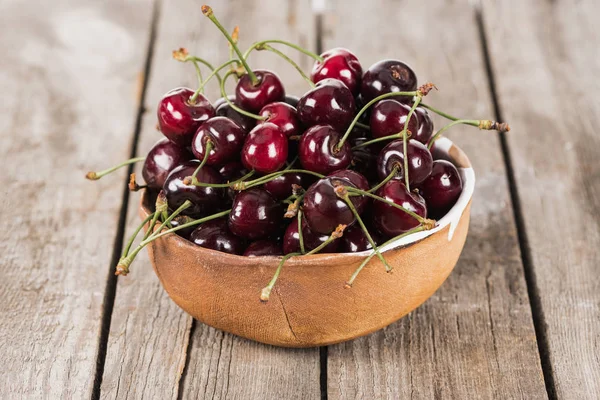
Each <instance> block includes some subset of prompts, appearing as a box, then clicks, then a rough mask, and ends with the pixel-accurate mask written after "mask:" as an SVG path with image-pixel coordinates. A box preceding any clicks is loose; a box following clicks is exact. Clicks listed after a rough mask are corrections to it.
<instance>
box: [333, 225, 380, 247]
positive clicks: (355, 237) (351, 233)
mask: <svg viewBox="0 0 600 400" xmlns="http://www.w3.org/2000/svg"><path fill="white" fill-rule="evenodd" d="M369 234H370V235H371V238H372V239H373V241H374V242H375V244H380V242H381V240H380V239H381V238H380V237H379V234H378V233H377V231H375V230H370V231H369ZM372 248H373V247H372V246H371V243H370V242H369V239H367V237H366V236H365V232H364V231H363V230H362V228H361V227H360V226H359V225H357V224H354V225H352V226H351V227H349V228H347V229H346V230H345V231H344V236H342V237H341V238H340V252H341V253H358V252H361V251H366V250H371V249H372Z"/></svg>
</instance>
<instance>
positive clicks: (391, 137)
mask: <svg viewBox="0 0 600 400" xmlns="http://www.w3.org/2000/svg"><path fill="white" fill-rule="evenodd" d="M407 133H408V132H407ZM407 136H408V137H410V135H407ZM402 138H403V136H402V132H400V133H394V134H392V135H389V136H383V137H380V138H376V139H371V140H369V141H367V142H364V143H361V144H357V145H356V146H354V147H353V148H352V150H356V149H360V148H361V147H365V146H370V145H372V144H375V143H379V142H387V141H388V140H395V139H402Z"/></svg>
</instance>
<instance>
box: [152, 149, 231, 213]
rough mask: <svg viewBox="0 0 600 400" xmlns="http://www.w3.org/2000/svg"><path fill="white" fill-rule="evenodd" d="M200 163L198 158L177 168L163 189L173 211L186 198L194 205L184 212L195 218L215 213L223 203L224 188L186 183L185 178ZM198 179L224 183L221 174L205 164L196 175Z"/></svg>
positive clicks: (205, 181) (206, 181)
mask: <svg viewBox="0 0 600 400" xmlns="http://www.w3.org/2000/svg"><path fill="white" fill-rule="evenodd" d="M199 165H200V162H199V161H197V160H193V161H188V162H186V163H184V164H182V165H180V166H179V167H177V168H175V169H174V170H173V171H171V173H170V174H169V176H168V177H167V179H166V181H165V185H164V187H163V190H164V191H165V194H166V195H167V202H168V204H169V208H170V209H171V210H172V211H173V210H176V209H177V208H179V207H180V206H181V205H182V204H183V203H184V202H185V201H186V200H189V201H191V202H192V206H191V207H189V208H188V209H186V210H185V211H183V212H182V214H184V215H189V216H191V217H194V218H198V217H203V216H206V215H210V214H213V213H214V212H215V211H217V210H218V209H219V208H220V207H221V206H222V205H223V193H224V191H223V189H222V188H213V187H204V186H194V185H186V184H184V183H183V181H184V179H185V178H186V177H188V176H191V175H192V174H193V173H194V171H195V170H196V168H198V166H199ZM196 178H198V181H200V182H204V183H223V181H222V179H221V176H220V175H219V174H218V173H217V172H216V171H215V170H214V169H212V168H211V167H209V166H206V165H205V166H204V167H202V169H201V170H200V171H199V172H198V174H197V175H196Z"/></svg>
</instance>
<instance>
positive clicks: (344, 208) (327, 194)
mask: <svg viewBox="0 0 600 400" xmlns="http://www.w3.org/2000/svg"><path fill="white" fill-rule="evenodd" d="M354 173H355V174H357V175H359V174H358V173H356V172H354ZM362 179H364V177H362ZM365 181H366V180H365ZM338 185H343V186H350V187H354V188H356V185H354V183H352V182H351V181H350V180H349V179H347V178H338V177H335V176H331V177H326V178H323V179H320V180H318V181H317V182H315V183H313V184H312V185H311V186H310V187H309V188H308V190H307V191H306V193H305V195H304V205H303V207H302V210H303V211H304V217H305V219H306V222H307V223H308V226H309V227H310V229H311V230H312V231H314V232H317V233H322V234H330V233H331V232H333V231H334V230H335V228H336V227H337V226H338V225H340V224H343V225H351V224H353V223H354V222H355V221H356V219H355V217H354V213H352V210H350V208H349V207H348V205H347V204H346V202H345V201H344V200H343V199H341V198H339V197H338V196H337V194H336V193H335V188H336V187H337V186H338ZM367 188H368V184H367ZM350 199H351V201H352V203H353V204H354V207H356V210H357V211H358V213H359V214H360V213H361V212H362V211H363V210H364V207H365V205H366V199H365V198H364V197H363V196H352V197H350Z"/></svg>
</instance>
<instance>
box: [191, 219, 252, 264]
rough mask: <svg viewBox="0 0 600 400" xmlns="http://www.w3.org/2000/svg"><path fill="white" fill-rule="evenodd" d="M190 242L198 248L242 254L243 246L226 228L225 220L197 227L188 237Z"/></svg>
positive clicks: (216, 220)
mask: <svg viewBox="0 0 600 400" xmlns="http://www.w3.org/2000/svg"><path fill="white" fill-rule="evenodd" d="M190 241H192V242H193V243H194V244H197V245H198V246H200V247H204V248H207V249H212V250H216V251H221V252H223V253H229V254H238V255H239V254H242V253H243V251H244V246H243V244H242V241H241V239H240V238H238V237H237V236H235V235H234V234H232V233H231V232H230V231H229V229H228V228H227V220H226V219H224V218H219V219H214V220H211V221H207V222H205V223H203V224H201V225H199V226H198V227H197V228H196V229H195V230H194V231H193V232H192V233H191V235H190Z"/></svg>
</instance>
